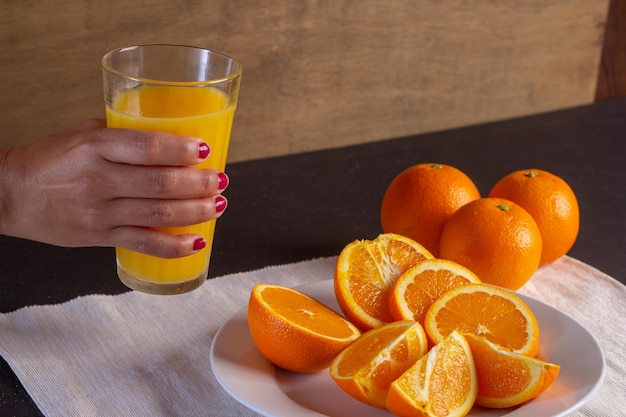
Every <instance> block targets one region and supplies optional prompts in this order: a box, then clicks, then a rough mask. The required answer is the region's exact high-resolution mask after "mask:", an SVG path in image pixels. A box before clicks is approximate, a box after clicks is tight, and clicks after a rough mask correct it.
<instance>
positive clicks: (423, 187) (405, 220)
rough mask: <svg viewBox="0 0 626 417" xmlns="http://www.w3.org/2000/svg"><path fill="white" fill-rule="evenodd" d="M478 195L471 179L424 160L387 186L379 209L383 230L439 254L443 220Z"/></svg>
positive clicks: (444, 221)
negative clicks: (413, 241) (407, 238)
mask: <svg viewBox="0 0 626 417" xmlns="http://www.w3.org/2000/svg"><path fill="white" fill-rule="evenodd" d="M478 198H480V192H479V191H478V188H476V185H475V184H474V183H473V182H472V180H471V179H470V178H469V177H468V176H467V175H465V174H464V173H463V172H462V171H460V170H459V169H457V168H454V167H452V166H449V165H443V164H434V163H424V164H418V165H414V166H412V167H410V168H408V169H406V170H404V171H402V172H401V173H400V174H399V175H398V176H397V177H396V178H395V179H394V180H393V181H392V182H391V183H390V184H389V187H387V191H386V192H385V195H384V197H383V201H382V205H381V209H380V221H381V224H382V227H383V231H384V232H385V233H396V234H400V235H403V236H407V237H409V238H411V239H413V240H415V241H416V242H418V243H420V244H421V245H422V246H424V247H425V248H426V249H428V251H429V252H430V253H432V254H433V255H434V256H435V257H438V255H439V238H440V236H441V231H442V230H443V226H444V224H445V223H446V221H447V220H448V219H449V218H450V216H452V214H453V213H454V212H455V211H457V210H458V209H459V208H460V207H462V206H463V205H465V204H467V203H469V202H470V201H473V200H476V199H478Z"/></svg>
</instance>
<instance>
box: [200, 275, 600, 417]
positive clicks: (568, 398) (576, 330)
mask: <svg viewBox="0 0 626 417" xmlns="http://www.w3.org/2000/svg"><path fill="white" fill-rule="evenodd" d="M298 290H301V291H302V292H304V293H306V294H309V295H310V296H312V297H314V298H316V299H317V300H319V301H321V302H323V303H324V304H326V305H327V306H329V307H331V308H333V309H335V310H336V311H340V310H339V307H338V306H337V302H336V301H335V296H334V292H333V284H332V281H321V282H317V283H314V284H309V285H304V286H301V287H298ZM520 296H521V297H522V299H523V300H524V301H525V302H526V303H527V304H528V306H529V307H530V308H531V309H532V310H533V312H534V313H535V316H536V317H537V320H538V321H539V326H540V332H541V343H540V346H539V355H538V356H539V357H540V358H541V359H543V360H546V361H549V362H553V363H556V364H558V365H560V366H561V371H560V373H559V376H558V378H557V380H556V381H555V382H554V383H553V384H552V386H551V387H550V388H549V389H548V390H547V391H546V392H544V393H543V394H541V395H540V396H539V397H537V398H535V399H534V400H532V401H529V402H528V403H526V404H522V405H521V406H518V407H513V408H505V409H486V408H481V407H474V408H473V409H472V411H471V412H470V413H469V414H468V415H470V416H490V417H491V416H507V417H515V416H518V417H521V416H533V417H544V416H545V417H559V416H565V415H567V414H569V413H571V412H573V411H574V410H576V409H578V408H580V407H581V406H582V405H583V404H584V403H585V402H587V401H588V400H589V398H590V397H591V396H592V395H593V394H595V392H596V391H597V390H598V389H599V388H600V385H601V384H602V381H603V379H604V374H605V363H604V355H603V353H602V350H601V349H600V347H599V346H598V343H597V342H596V340H595V339H594V337H593V336H592V335H591V334H590V333H589V332H588V331H587V330H585V329H584V328H583V327H582V326H581V325H580V324H579V323H577V322H576V321H574V320H573V319H571V318H570V317H568V316H567V315H565V314H563V313H561V312H560V311H558V310H556V309H554V308H552V307H550V306H548V305H546V304H544V303H541V302H539V301H537V300H534V299H532V298H529V297H526V296H524V295H520ZM211 364H212V368H213V372H214V373H215V376H216V377H217V380H218V381H219V383H220V384H221V385H222V387H224V389H225V390H226V391H227V392H228V393H229V394H230V395H232V396H233V397H234V398H235V399H237V401H239V402H240V403H242V404H243V405H245V406H246V407H248V408H250V409H252V410H254V411H256V412H258V413H260V414H262V415H264V416H268V417H300V416H307V417H308V416H333V417H334V416H337V417H339V416H342V417H343V416H359V417H370V416H372V417H374V416H381V417H382V416H387V417H389V416H391V413H389V412H387V411H386V410H380V409H377V408H374V407H370V406H368V405H365V404H362V403H361V402H359V401H357V400H355V399H353V398H352V397H350V396H349V395H348V394H346V393H344V392H343V391H342V390H341V389H340V388H339V387H338V386H337V385H336V384H335V382H334V381H333V380H332V379H331V378H330V375H329V374H328V370H325V371H321V372H318V373H315V374H297V373H292V372H289V371H285V370H282V369H280V368H277V367H274V366H273V365H271V364H270V363H269V362H268V361H267V360H266V359H265V358H264V357H263V356H261V354H260V353H259V352H258V350H257V349H256V347H255V345H254V342H253V341H252V338H251V336H250V332H249V331H248V322H247V308H244V309H242V310H241V311H239V312H238V313H236V314H235V315H234V316H233V317H232V318H231V319H230V320H229V321H228V322H226V324H224V326H223V327H222V328H221V329H220V330H219V331H218V333H217V335H216V336H215V338H214V340H213V343H212V345H211Z"/></svg>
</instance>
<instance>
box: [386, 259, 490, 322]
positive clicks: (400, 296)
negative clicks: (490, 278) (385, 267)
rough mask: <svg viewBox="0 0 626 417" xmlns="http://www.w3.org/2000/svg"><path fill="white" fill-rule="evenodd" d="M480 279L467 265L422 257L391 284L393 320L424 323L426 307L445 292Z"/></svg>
mask: <svg viewBox="0 0 626 417" xmlns="http://www.w3.org/2000/svg"><path fill="white" fill-rule="evenodd" d="M470 283H474V284H480V283H481V281H480V279H478V277H477V276H476V275H475V274H474V273H473V272H472V271H470V270H469V269H467V268H465V267H464V266H462V265H459V264H457V263H456V262H452V261H448V260H445V259H425V260H424V261H422V262H420V263H418V264H417V265H415V266H414V267H412V268H410V269H409V270H407V271H406V272H405V273H404V274H402V275H400V277H399V278H398V279H397V280H396V282H395V283H394V284H393V285H392V287H391V291H390V293H389V310H390V311H391V315H392V316H393V318H394V319H395V320H415V321H417V322H418V323H421V324H422V325H423V324H424V318H425V317H426V311H427V310H428V308H429V307H430V305H431V304H432V303H433V302H434V301H435V300H436V299H438V298H439V297H440V296H442V295H443V294H444V293H445V292H447V291H449V290H451V289H453V288H456V287H458V286H460V285H465V284H470Z"/></svg>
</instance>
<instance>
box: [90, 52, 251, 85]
mask: <svg viewBox="0 0 626 417" xmlns="http://www.w3.org/2000/svg"><path fill="white" fill-rule="evenodd" d="M146 47H148V48H149V47H168V48H184V49H195V50H199V51H207V52H211V53H213V54H217V55H220V56H222V57H224V58H226V59H229V60H231V61H232V62H234V63H235V64H237V71H235V72H233V73H232V74H230V75H228V76H225V77H220V78H213V79H210V80H205V81H163V80H155V79H151V78H146V77H137V76H133V75H129V74H127V73H125V72H124V71H120V70H117V69H115V68H113V67H112V66H111V65H110V64H109V63H108V59H109V58H110V57H111V56H113V55H115V54H118V53H122V52H126V51H130V50H134V49H138V48H146ZM101 63H102V68H103V69H104V70H105V71H107V72H109V73H111V74H115V75H118V76H121V77H124V78H128V79H130V80H133V81H137V82H140V83H144V84H155V85H172V86H189V87H191V86H203V85H206V86H208V85H213V84H220V83H223V82H227V81H231V80H234V79H236V78H239V77H240V76H241V72H242V69H243V68H242V66H241V62H239V61H238V60H236V59H235V58H233V57H231V56H230V55H227V54H225V53H223V52H220V51H216V50H214V49H209V48H203V47H200V46H192V45H184V44H168V43H148V44H139V45H132V46H124V47H121V48H117V49H113V50H112V51H109V52H107V53H106V54H104V56H103V57H102V60H101Z"/></svg>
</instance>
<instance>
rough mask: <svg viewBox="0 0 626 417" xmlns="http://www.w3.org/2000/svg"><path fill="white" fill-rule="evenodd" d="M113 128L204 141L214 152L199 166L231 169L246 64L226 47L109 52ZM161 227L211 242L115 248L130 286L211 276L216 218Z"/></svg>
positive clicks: (179, 285)
mask: <svg viewBox="0 0 626 417" xmlns="http://www.w3.org/2000/svg"><path fill="white" fill-rule="evenodd" d="M102 68H103V79H104V101H105V108H106V118H107V126H108V127H117V128H129V129H140V130H152V131H162V132H167V133H172V134H175V135H180V136H194V137H199V138H202V139H204V140H205V141H206V142H207V143H208V144H209V146H210V147H211V154H210V156H209V157H208V158H207V160H206V161H205V162H203V163H202V164H200V165H198V168H214V169H217V170H220V171H223V170H224V167H225V165H226V156H227V153H228V144H229V140H230V132H231V127H232V123H233V116H234V113H235V108H236V107H237V95H238V92H239V83H240V80H241V69H242V68H241V65H240V63H239V62H237V61H236V60H234V59H233V58H231V57H229V56H227V55H224V54H222V53H220V52H215V51H211V50H208V49H203V48H197V47H193V46H182V45H140V46H132V47H127V48H122V49H117V50H114V51H111V52H109V53H107V54H106V55H105V56H104V57H103V58H102ZM159 230H162V231H165V232H167V233H171V234H187V233H197V234H200V235H202V236H203V237H204V239H205V240H206V242H207V244H206V246H205V248H204V249H202V250H201V251H199V252H197V253H195V254H193V255H190V256H186V257H182V258H174V259H164V258H157V257H154V256H150V255H146V254H143V253H139V252H134V251H132V250H128V249H125V248H116V255H117V272H118V276H119V277H120V279H121V281H122V282H123V283H124V284H125V285H126V286H128V287H130V288H132V289H135V290H139V291H143V292H147V293H151V294H179V293H184V292H188V291H191V290H193V289H195V288H197V287H199V286H200V285H202V283H203V282H204V281H205V280H206V278H207V273H208V269H209V259H210V255H211V247H212V242H213V233H214V231H215V220H212V221H209V222H206V223H202V224H197V225H190V226H185V227H167V228H160V229H159Z"/></svg>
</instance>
